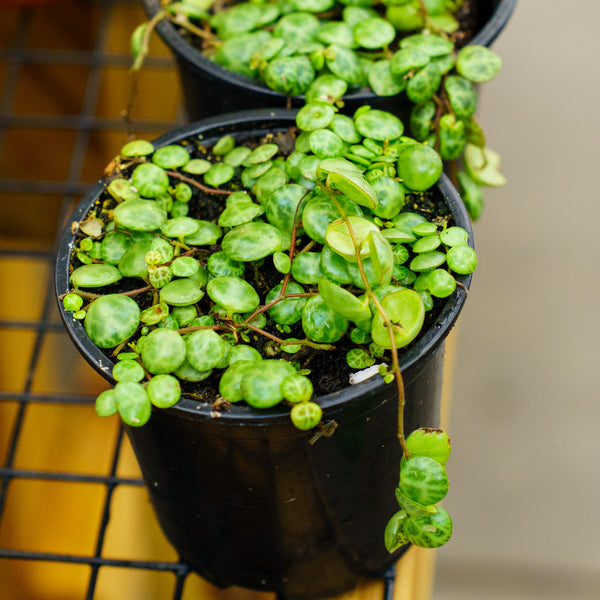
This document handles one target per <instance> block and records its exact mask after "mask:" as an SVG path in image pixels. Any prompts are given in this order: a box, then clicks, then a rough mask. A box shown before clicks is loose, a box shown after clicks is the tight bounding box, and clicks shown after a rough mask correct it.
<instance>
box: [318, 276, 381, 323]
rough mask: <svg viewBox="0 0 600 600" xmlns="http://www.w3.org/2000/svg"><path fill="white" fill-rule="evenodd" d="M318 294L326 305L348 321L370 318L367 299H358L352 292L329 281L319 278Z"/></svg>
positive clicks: (357, 321) (358, 321) (356, 321)
mask: <svg viewBox="0 0 600 600" xmlns="http://www.w3.org/2000/svg"><path fill="white" fill-rule="evenodd" d="M319 294H320V296H321V298H323V301H324V302H325V303H326V304H327V306H329V307H330V308H331V309H333V310H334V311H336V312H338V313H339V314H340V315H343V316H344V317H346V318H347V319H349V320H350V321H354V322H355V323H360V322H361V321H366V320H368V319H370V318H371V311H370V310H369V303H368V301H367V302H366V303H365V302H364V301H361V300H359V299H358V298H357V297H356V296H355V295H354V294H353V293H352V292H349V291H348V290H346V289H345V288H343V287H341V286H339V285H336V284H335V283H332V282H331V281H327V280H326V279H320V280H319Z"/></svg>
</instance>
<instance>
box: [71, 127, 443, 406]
mask: <svg viewBox="0 0 600 600" xmlns="http://www.w3.org/2000/svg"><path fill="white" fill-rule="evenodd" d="M296 134H297V130H296V128H290V129H289V130H287V131H285V132H279V133H277V134H275V135H273V134H268V135H266V136H264V137H262V138H260V139H256V138H254V139H252V138H244V137H239V136H235V134H232V135H234V136H235V137H236V144H237V145H247V146H249V147H250V148H254V147H256V146H257V145H260V144H263V143H267V142H269V143H273V142H275V143H277V145H278V146H279V148H280V150H281V152H280V156H283V157H286V156H288V155H289V154H290V153H291V152H292V151H293V149H294V142H295V139H296ZM211 141H212V142H214V141H216V140H211ZM188 147H189V150H190V155H191V157H192V158H209V159H211V158H214V156H213V155H212V154H211V153H210V148H209V146H207V145H204V142H203V141H202V140H201V139H198V138H195V139H194V140H192V141H188ZM137 164H138V163H137V162H135V161H134V163H129V164H127V165H122V166H121V167H119V166H117V168H116V170H115V171H114V172H113V173H111V174H110V175H108V176H107V177H106V181H107V183H108V182H109V181H110V180H112V179H116V178H119V177H125V178H127V177H129V176H130V175H131V172H132V171H133V169H134V168H135V166H137ZM177 182H178V180H175V179H172V183H173V184H176V183H177ZM228 185H230V186H231V187H230V188H229V189H240V188H241V187H242V186H241V182H240V181H239V180H236V179H234V180H232V182H231V183H230V184H228ZM115 205H116V202H115V200H114V199H113V198H112V197H111V196H110V194H109V193H108V192H107V191H104V193H103V194H102V195H101V196H100V198H99V199H98V201H97V202H96V203H95V205H94V207H93V209H92V211H91V213H92V212H93V213H94V214H95V216H97V217H99V218H101V219H103V220H105V222H107V221H108V220H109V219H110V211H111V210H112V209H113V208H114V207H115ZM224 205H225V200H224V196H222V195H211V194H205V193H204V192H202V191H201V190H199V189H198V188H193V195H192V199H191V200H190V202H189V213H188V216H190V217H193V218H197V219H204V220H208V221H211V222H215V223H216V222H217V220H218V217H219V215H220V213H221V211H222V210H223V208H224ZM407 211H410V212H417V213H420V214H422V215H423V216H425V217H426V218H427V219H428V220H437V221H439V222H440V223H447V224H448V225H449V226H450V225H452V224H453V221H452V217H451V215H450V214H449V213H448V208H447V206H446V205H445V204H444V203H443V202H442V200H441V199H440V198H439V197H438V195H437V194H434V193H432V192H425V193H412V194H409V195H407V197H406V203H405V206H404V208H403V212H407ZM76 235H77V236H78V237H85V236H84V235H83V234H81V233H77V234H76ZM305 243H306V240H302V241H301V242H300V243H299V248H302V247H303V246H304V245H305ZM319 249H320V246H319V245H318V244H317V246H316V247H315V248H313V250H315V251H318V250H319ZM220 250H221V246H220V244H215V245H213V246H210V247H203V248H201V249H200V251H199V253H198V257H199V258H201V257H202V255H204V256H205V257H206V258H208V256H209V255H210V254H213V253H214V252H218V251H220ZM269 258H270V257H267V258H266V259H264V260H263V261H261V263H260V265H259V268H257V269H254V273H252V270H253V267H252V266H251V265H248V266H247V267H246V279H247V280H250V281H252V283H253V285H255V287H256V289H257V291H258V292H259V295H260V297H261V298H264V297H265V296H266V294H267V293H268V291H269V290H270V289H272V288H273V287H274V286H275V285H277V284H279V283H280V282H281V280H282V274H281V273H279V272H278V271H277V270H276V269H275V268H274V267H273V263H272V260H269ZM81 264H82V263H81V262H80V261H79V259H78V258H77V256H76V252H74V254H73V257H72V260H71V270H73V269H75V268H77V267H78V266H80V265H81ZM392 283H394V282H393V281H392ZM144 285H145V283H144V282H142V281H141V280H139V279H134V278H123V279H121V280H120V281H119V282H117V283H115V284H112V285H110V286H104V287H102V288H96V289H89V288H88V289H86V290H85V291H87V292H91V293H95V294H102V295H105V294H114V293H121V292H128V291H132V290H136V289H139V288H140V287H143V286H144ZM303 287H304V288H305V290H306V291H307V292H312V291H316V289H317V288H316V286H312V287H310V286H303ZM135 299H136V301H137V302H138V305H139V306H140V309H141V310H143V309H145V308H148V307H150V306H151V305H152V304H153V294H152V292H146V293H143V294H139V295H137V296H136V297H135ZM433 302H434V306H433V309H432V310H430V311H427V312H426V314H425V323H424V325H423V328H422V330H421V333H420V334H419V336H417V340H418V339H419V338H420V337H422V336H423V335H424V334H425V332H426V331H427V329H428V328H430V327H431V326H432V325H433V323H434V322H435V321H436V319H437V317H438V315H439V313H440V310H441V308H442V306H443V305H444V302H445V300H441V299H437V298H433ZM212 304H213V303H212V302H211V300H210V298H209V297H208V295H207V294H206V295H205V296H204V297H203V298H202V299H201V300H200V301H199V302H198V303H197V308H198V314H199V315H206V314H209V312H210V309H211V307H212ZM350 329H351V328H350ZM350 329H349V331H350ZM265 331H266V332H267V333H270V334H272V335H275V336H277V337H286V338H287V337H296V338H300V339H302V338H304V337H305V334H304V332H303V330H302V325H301V323H298V324H296V325H292V326H291V330H290V331H289V332H287V333H286V334H282V333H281V332H280V331H278V330H277V329H276V328H275V327H274V326H273V325H272V324H271V325H267V326H266V327H265ZM349 331H348V333H347V334H346V335H344V336H343V337H342V339H341V340H339V341H338V342H336V343H335V344H334V346H335V350H334V351H324V350H321V351H318V350H314V349H310V348H307V347H303V348H302V349H301V350H300V351H299V352H297V353H296V354H288V353H285V352H282V351H281V350H280V349H279V345H278V344H277V343H276V342H273V341H271V340H269V339H268V338H266V337H264V336H262V335H260V334H258V333H254V332H249V333H250V341H249V342H245V343H249V344H251V345H253V346H254V347H256V348H257V349H258V350H259V351H260V352H261V354H262V355H263V356H265V357H270V358H283V359H286V360H290V361H297V364H298V365H300V367H301V368H303V369H309V370H310V374H309V377H310V379H311V382H312V384H313V388H314V394H315V396H316V397H319V396H323V395H325V394H329V393H332V392H336V391H339V390H341V389H343V388H345V387H347V386H348V385H349V376H350V374H351V373H352V372H354V370H353V369H350V367H349V366H348V364H347V362H346V353H347V352H348V351H349V350H351V349H352V348H356V347H357V345H356V344H355V343H353V342H352V341H351V340H350V338H349ZM137 337H138V336H137V335H136V336H135V337H134V338H133V341H135V339H137ZM365 349H366V350H367V351H368V346H366V347H365ZM113 351H114V349H109V350H103V352H104V354H105V355H106V356H107V358H109V359H110V360H112V361H114V360H115V357H114V353H113ZM402 352H403V350H402V349H401V350H400V351H399V354H400V355H401V354H402ZM376 362H377V363H380V362H387V363H388V364H389V362H390V359H389V352H386V354H384V356H383V357H382V358H379V359H377V360H376ZM223 372H224V369H215V370H214V372H213V374H211V375H210V376H209V377H208V378H206V379H204V380H202V381H200V382H186V381H181V388H182V392H183V394H184V395H185V396H187V397H189V398H192V399H194V400H197V401H202V402H208V403H215V402H219V387H218V386H219V380H220V376H221V374H222V373H223ZM224 408H225V409H226V406H223V405H222V404H221V403H220V402H219V410H223V409H224Z"/></svg>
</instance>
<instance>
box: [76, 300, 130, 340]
mask: <svg viewBox="0 0 600 600" xmlns="http://www.w3.org/2000/svg"><path fill="white" fill-rule="evenodd" d="M139 324H140V309H139V307H138V305H137V303H136V301H135V300H132V299H131V298H129V297H128V296H122V295H120V294H107V295H106V296H100V298H98V299H97V300H94V302H92V304H91V305H90V307H89V309H88V311H87V314H86V317H85V321H84V323H83V326H84V328H85V331H86V333H87V334H88V335H89V336H90V339H91V340H92V342H94V344H96V346H98V348H113V347H115V346H118V345H119V344H121V343H122V342H125V341H127V340H128V339H129V338H130V337H131V336H132V335H133V334H134V333H135V332H136V330H137V328H138V325H139Z"/></svg>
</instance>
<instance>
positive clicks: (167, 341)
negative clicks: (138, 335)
mask: <svg viewBox="0 0 600 600" xmlns="http://www.w3.org/2000/svg"><path fill="white" fill-rule="evenodd" d="M141 357H142V362H143V363H144V366H145V367H146V369H147V371H148V372H149V373H152V374H153V375H157V374H159V373H171V372H172V371H175V370H176V369H177V368H178V367H179V366H181V364H182V363H183V361H184V360H185V342H184V341H183V338H182V337H181V336H180V335H179V334H178V333H177V332H176V331H173V330H172V329H166V328H164V329H154V330H153V331H151V332H150V333H149V334H148V335H147V336H146V339H145V340H144V343H143V344H142V352H141Z"/></svg>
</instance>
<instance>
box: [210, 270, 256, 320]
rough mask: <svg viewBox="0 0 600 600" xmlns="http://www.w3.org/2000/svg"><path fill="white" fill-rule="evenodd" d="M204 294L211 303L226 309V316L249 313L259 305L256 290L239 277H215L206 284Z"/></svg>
mask: <svg viewBox="0 0 600 600" xmlns="http://www.w3.org/2000/svg"><path fill="white" fill-rule="evenodd" d="M206 293H207V294H208V295H209V297H210V299H211V300H212V301H213V302H215V303H216V304H218V305H220V306H223V307H224V308H226V309H227V313H228V314H232V313H247V312H251V311H253V310H254V309H256V308H257V307H258V305H259V304H260V298H259V296H258V294H257V292H256V290H255V289H254V288H253V287H252V286H251V285H250V284H249V283H248V282H247V281H245V280H244V279H241V278H240V277H230V276H220V277H215V278H214V279H211V280H210V281H209V282H208V284H207V286H206Z"/></svg>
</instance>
